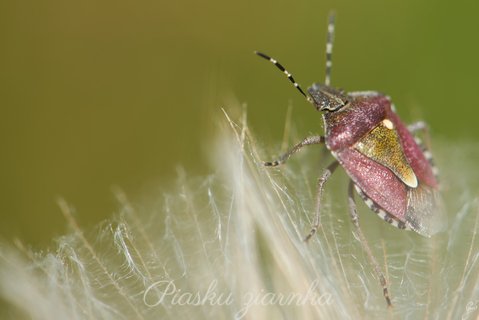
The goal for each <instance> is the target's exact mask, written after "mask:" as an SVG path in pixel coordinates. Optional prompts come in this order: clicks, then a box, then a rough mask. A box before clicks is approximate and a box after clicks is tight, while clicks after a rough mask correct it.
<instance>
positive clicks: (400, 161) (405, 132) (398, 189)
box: [256, 14, 446, 306]
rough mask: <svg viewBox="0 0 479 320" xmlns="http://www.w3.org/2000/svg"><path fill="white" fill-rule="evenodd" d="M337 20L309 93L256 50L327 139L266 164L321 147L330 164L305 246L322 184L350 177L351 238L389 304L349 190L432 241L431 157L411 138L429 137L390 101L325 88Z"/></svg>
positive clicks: (437, 211) (440, 218)
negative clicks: (319, 122)
mask: <svg viewBox="0 0 479 320" xmlns="http://www.w3.org/2000/svg"><path fill="white" fill-rule="evenodd" d="M334 18H335V17H334V14H330V17H329V24H328V38H327V44H326V78H325V82H324V84H319V83H315V84H313V85H312V86H311V87H310V88H309V89H308V91H307V92H308V93H307V94H306V93H305V92H304V91H303V89H302V88H301V86H300V85H299V84H298V83H297V82H296V81H295V80H294V78H293V76H292V75H291V73H289V72H288V71H287V70H286V69H285V68H284V67H283V66H282V65H281V64H280V63H279V62H278V61H277V60H275V59H273V58H271V57H269V56H268V55H266V54H264V53H260V52H256V54H257V55H259V56H260V57H262V58H264V59H266V60H269V61H271V62H272V63H273V64H274V65H275V66H276V67H277V68H278V69H280V70H281V71H282V72H283V73H284V74H285V75H286V76H287V77H288V79H289V80H290V81H291V83H293V85H294V86H295V87H296V89H298V91H299V92H300V93H301V94H302V95H303V96H304V97H305V98H306V99H307V100H308V101H309V102H310V103H311V104H312V105H313V106H314V107H315V108H316V109H317V110H318V111H321V112H322V116H323V122H324V130H325V134H324V136H311V137H307V138H305V139H304V140H302V141H301V142H299V143H298V144H296V145H295V146H294V147H293V148H291V149H290V150H289V151H288V152H287V153H285V154H283V155H282V156H281V157H280V158H279V159H278V160H275V161H272V162H265V165H266V166H277V165H280V164H282V163H284V162H285V161H286V160H287V159H288V158H289V157H290V156H291V155H292V154H293V153H295V152H297V151H299V150H300V149H301V148H302V147H304V146H307V145H313V144H325V145H326V147H327V148H328V149H329V150H330V152H331V154H332V155H333V157H334V158H335V160H334V161H333V162H332V163H331V164H330V165H329V166H328V167H327V168H326V169H325V171H324V173H323V174H322V175H321V177H320V178H319V180H318V190H317V198H316V215H315V217H314V220H313V225H312V228H311V231H310V233H309V234H308V235H307V236H306V237H305V241H307V240H309V239H310V238H311V237H312V236H313V235H314V234H315V233H316V231H317V230H318V228H319V226H320V211H321V205H320V201H321V195H322V193H323V187H324V183H325V182H326V181H327V180H328V179H329V177H330V176H331V175H332V173H333V172H334V170H335V169H336V168H337V167H338V166H339V165H341V166H342V167H343V168H344V169H345V171H346V173H347V174H348V175H349V177H350V183H349V188H348V189H349V190H348V197H349V211H350V215H351V218H352V220H353V223H354V226H355V227H356V232H357V234H358V237H359V239H360V242H361V245H362V246H363V249H364V250H365V252H366V253H367V255H368V257H369V259H370V262H371V264H372V265H373V267H374V270H375V272H376V275H377V276H378V278H379V280H380V282H381V285H382V287H383V294H384V297H385V298H386V302H387V304H388V306H392V303H391V299H390V296H389V292H388V287H387V283H386V279H385V277H384V275H383V273H382V271H381V269H380V267H379V264H378V263H377V261H376V259H375V257H374V256H373V254H372V251H371V249H370V247H369V245H368V243H367V241H366V238H365V237H364V235H363V233H362V231H361V228H360V226H359V217H358V215H357V211H356V203H355V200H354V189H356V192H357V193H358V194H359V195H360V197H361V198H362V199H363V200H364V202H365V203H366V205H367V206H368V207H369V208H370V209H371V210H372V211H374V212H376V213H377V214H378V215H379V216H380V217H381V218H382V219H384V220H385V221H386V222H388V223H390V224H392V225H393V226H395V227H397V228H399V229H409V230H414V231H416V232H417V233H419V234H421V235H423V236H426V237H429V236H431V235H432V234H434V233H436V232H439V231H441V230H443V229H444V226H445V224H446V219H445V215H444V211H443V210H442V205H441V200H440V197H439V192H438V187H439V185H438V180H437V172H436V171H437V170H436V168H435V167H434V165H433V162H432V156H431V153H430V152H429V151H428V150H426V149H425V148H424V147H422V144H421V142H420V141H419V139H418V138H415V137H414V136H413V133H415V132H417V131H424V132H425V134H427V133H428V132H427V126H426V124H425V123H423V122H417V123H414V124H412V125H410V126H408V127H406V126H405V125H404V124H403V123H402V122H401V120H400V119H399V117H398V116H397V115H396V113H395V111H394V106H393V104H392V103H391V99H390V98H389V97H388V96H386V95H384V94H381V93H379V92H376V91H360V92H345V91H343V90H341V89H337V88H334V87H332V86H330V81H331V66H332V60H331V55H332V49H333V38H334Z"/></svg>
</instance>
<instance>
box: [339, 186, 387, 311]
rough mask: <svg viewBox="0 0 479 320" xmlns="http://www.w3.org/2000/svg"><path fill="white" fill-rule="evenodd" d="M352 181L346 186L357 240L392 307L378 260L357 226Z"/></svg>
mask: <svg viewBox="0 0 479 320" xmlns="http://www.w3.org/2000/svg"><path fill="white" fill-rule="evenodd" d="M353 189H354V183H353V181H352V180H351V181H350V182H349V188H348V202H349V214H350V215H351V219H352V220H353V224H354V226H355V227H356V234H357V235H358V237H359V241H360V242H361V246H362V247H363V250H364V251H365V252H366V254H367V256H368V258H369V262H370V263H371V265H372V267H373V269H374V271H375V272H376V276H377V277H378V278H379V282H380V283H381V286H382V287H383V294H384V298H385V299H386V302H387V304H388V307H392V303H391V298H390V297H389V292H388V286H387V283H386V278H385V277H384V274H383V272H382V271H381V268H380V267H379V264H378V262H377V261H376V258H374V255H373V253H372V251H371V248H370V247H369V244H368V242H367V240H366V237H364V234H363V232H362V230H361V228H360V227H359V216H358V212H357V211H356V202H355V201H354V191H353Z"/></svg>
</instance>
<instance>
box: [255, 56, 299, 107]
mask: <svg viewBox="0 0 479 320" xmlns="http://www.w3.org/2000/svg"><path fill="white" fill-rule="evenodd" d="M254 53H256V54H257V55H258V56H260V57H261V58H263V59H266V60H269V61H271V63H273V64H274V65H275V66H276V67H277V68H278V69H279V70H281V71H282V72H283V73H284V74H285V75H286V76H287V77H288V79H289V81H291V83H292V84H293V85H294V86H295V87H296V89H298V91H299V92H301V94H302V95H303V96H305V97H306V98H307V96H306V93H304V91H303V89H301V87H300V85H299V83H297V82H296V81H295V80H294V78H293V75H292V74H291V73H289V72H288V71H287V70H286V69H285V68H284V67H283V66H282V65H281V64H280V63H279V62H278V61H276V60H275V59H273V58H271V57H270V56H268V55H266V54H264V53H261V52H258V51H255V52H254Z"/></svg>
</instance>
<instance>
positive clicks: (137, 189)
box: [0, 0, 479, 246]
mask: <svg viewBox="0 0 479 320" xmlns="http://www.w3.org/2000/svg"><path fill="white" fill-rule="evenodd" d="M331 9H335V11H336V13H337V33H336V43H335V47H334V58H333V59H334V67H333V77H332V81H333V84H335V85H338V86H341V87H343V88H345V89H347V90H365V89H375V90H379V91H382V92H386V93H388V94H389V95H390V96H391V97H392V98H393V100H394V101H395V103H396V106H397V108H398V111H399V113H400V115H401V116H402V117H403V118H404V119H405V120H407V121H410V120H413V119H418V118H422V119H426V120H427V121H428V122H429V124H430V125H431V127H432V133H433V137H439V138H441V137H447V139H449V141H456V140H457V141H459V140H475V139H477V137H479V125H478V124H477V116H478V115H479V111H478V109H479V107H478V103H477V99H478V97H477V95H476V93H477V92H478V89H477V86H478V81H477V77H478V75H479V63H478V57H479V42H478V41H477V33H478V31H479V19H477V13H478V10H479V4H473V2H472V1H465V0H459V1H455V2H450V1H435V2H432V1H428V2H426V1H415V0H401V1H379V0H377V1H372V0H371V1H357V0H350V1H337V2H335V1H311V0H305V1H291V0H289V1H261V0H256V1H249V0H248V1H224V0H223V1H219V0H218V1H217V0H214V1H193V0H190V1H165V0H157V1H151V0H149V1H124V0H120V1H118V0H115V1H92V0H84V1H64V0H61V1H60V0H56V1H55V0H45V1H32V0H30V1H28V0H27V1H13V0H7V1H2V2H1V3H0V46H1V47H0V108H1V117H0V147H1V157H0V181H1V182H0V195H1V198H0V199H1V200H0V218H1V224H0V233H1V236H2V238H6V239H12V238H13V237H19V238H21V239H23V240H24V241H25V242H27V243H31V244H33V245H38V246H40V245H45V244H47V243H48V242H49V239H51V238H52V237H54V236H56V235H60V234H62V233H64V232H65V231H66V230H65V225H66V223H65V221H64V219H63V217H62V215H61V213H60V210H59V209H58V207H57V205H56V200H55V199H56V197H58V196H61V197H63V198H65V199H66V200H67V201H68V202H69V203H71V204H72V205H74V206H75V208H76V211H77V217H78V219H79V221H80V223H81V224H82V225H83V226H91V225H93V224H96V223H98V222H99V221H101V220H103V219H105V218H107V217H108V216H110V215H111V214H113V213H114V212H115V211H116V210H117V205H116V202H115V200H114V196H113V194H112V192H111V188H112V186H119V187H120V188H122V189H123V190H125V192H126V193H127V194H128V195H130V196H131V197H132V198H133V199H135V201H140V202H141V197H142V195H143V194H144V193H145V192H146V193H148V192H151V190H157V189H158V188H165V189H167V188H168V184H169V183H170V182H171V181H172V180H173V179H174V177H175V175H176V173H175V168H176V166H177V165H179V164H181V165H182V166H184V167H185V168H186V171H187V172H188V173H190V174H193V175H198V174H207V173H209V172H212V171H213V170H214V168H210V167H209V166H208V161H207V160H206V159H207V157H206V156H205V150H208V148H207V146H208V143H209V142H210V141H211V137H212V135H213V134H214V128H215V123H214V122H215V119H218V118H220V116H221V113H220V107H222V106H226V107H228V104H231V101H232V100H231V99H229V98H228V97H236V98H237V99H238V101H239V102H244V103H247V105H248V117H249V124H250V127H251V128H252V129H253V131H254V132H255V133H256V134H257V136H258V137H261V141H260V142H261V143H262V144H264V145H268V144H278V143H279V141H280V140H281V138H282V130H283V126H284V119H285V117H286V113H287V109H288V105H289V104H292V105H293V106H294V108H293V115H292V118H293V121H294V123H295V125H296V127H297V131H298V132H299V134H300V135H306V134H307V133H309V132H321V127H320V120H319V119H320V118H319V114H315V113H314V110H313V109H312V108H311V107H310V106H309V105H308V104H307V103H306V102H304V100H303V99H302V97H301V96H300V95H299V94H298V93H297V92H296V91H295V90H294V89H293V88H292V87H291V85H290V84H289V83H288V82H287V80H286V79H285V78H284V77H283V76H282V75H281V74H280V73H279V72H278V71H277V70H274V68H273V66H271V65H269V64H267V63H266V62H265V61H262V60H260V59H259V58H257V57H256V56H254V55H253V53H252V52H253V50H262V51H264V52H267V53H269V54H271V55H274V56H275V57H276V58H277V59H278V60H280V61H281V62H282V63H283V64H285V65H286V66H287V67H288V69H289V71H291V72H293V74H294V76H295V77H296V79H297V80H298V81H299V82H300V83H301V84H302V85H303V87H307V86H308V85H309V84H310V83H312V82H313V81H322V80H323V78H324V43H325V38H326V22H327V15H328V12H329V11H330V10H331Z"/></svg>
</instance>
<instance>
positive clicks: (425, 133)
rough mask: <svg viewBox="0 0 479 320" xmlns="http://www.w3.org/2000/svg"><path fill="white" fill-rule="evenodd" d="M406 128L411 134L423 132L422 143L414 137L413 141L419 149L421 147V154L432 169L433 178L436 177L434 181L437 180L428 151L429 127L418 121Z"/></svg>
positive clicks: (429, 141) (435, 169)
mask: <svg viewBox="0 0 479 320" xmlns="http://www.w3.org/2000/svg"><path fill="white" fill-rule="evenodd" d="M407 128H408V130H409V132H411V133H413V134H414V133H416V132H418V131H421V132H423V137H424V143H423V142H422V141H421V139H419V138H418V137H416V138H415V140H416V143H417V144H418V145H419V147H421V149H422V152H423V154H424V157H425V158H426V159H427V161H429V164H430V165H431V167H432V170H433V173H434V176H435V177H436V180H439V174H438V170H437V167H436V165H435V163H434V159H433V157H432V153H431V151H430V150H431V137H430V135H429V126H428V125H427V123H426V122H424V121H418V122H414V123H411V124H410V125H408V126H407Z"/></svg>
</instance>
